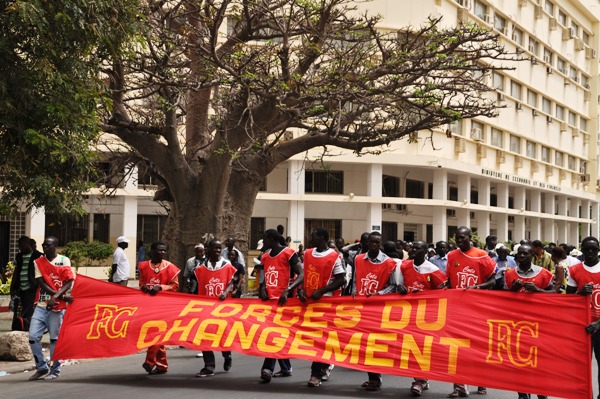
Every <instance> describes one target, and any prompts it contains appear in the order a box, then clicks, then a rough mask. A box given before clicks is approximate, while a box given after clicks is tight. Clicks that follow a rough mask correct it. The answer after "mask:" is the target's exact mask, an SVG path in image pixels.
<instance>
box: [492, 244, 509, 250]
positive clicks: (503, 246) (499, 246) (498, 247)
mask: <svg viewBox="0 0 600 399" xmlns="http://www.w3.org/2000/svg"><path fill="white" fill-rule="evenodd" d="M500 248H506V245H504V244H502V243H499V244H496V247H495V248H494V249H495V250H496V251H497V250H499V249H500Z"/></svg>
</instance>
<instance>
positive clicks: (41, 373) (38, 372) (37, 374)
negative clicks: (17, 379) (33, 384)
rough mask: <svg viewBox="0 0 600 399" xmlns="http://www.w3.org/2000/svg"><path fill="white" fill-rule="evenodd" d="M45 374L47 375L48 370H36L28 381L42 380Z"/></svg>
mask: <svg viewBox="0 0 600 399" xmlns="http://www.w3.org/2000/svg"><path fill="white" fill-rule="evenodd" d="M46 374H48V369H46V370H36V372H35V374H34V375H32V376H31V377H29V381H35V380H39V379H40V378H42V377H43V376H45V375H46Z"/></svg>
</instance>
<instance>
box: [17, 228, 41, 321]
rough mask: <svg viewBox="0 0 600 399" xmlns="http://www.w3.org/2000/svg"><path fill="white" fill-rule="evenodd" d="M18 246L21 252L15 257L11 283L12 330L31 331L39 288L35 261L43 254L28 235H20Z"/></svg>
mask: <svg viewBox="0 0 600 399" xmlns="http://www.w3.org/2000/svg"><path fill="white" fill-rule="evenodd" d="M17 246H18V247H19V253H18V254H17V256H16V257H15V270H14V271H13V278H12V281H11V283H10V297H11V300H12V301H13V309H14V314H13V321H12V330H13V331H29V325H30V324H31V317H32V316H33V310H34V309H35V294H36V292H37V288H38V283H37V280H36V279H35V265H34V263H33V262H34V261H35V260H36V259H37V258H39V257H40V256H43V255H42V253H41V252H40V251H37V250H35V249H33V248H32V245H31V239H30V238H29V237H27V236H21V237H19V240H18V241H17Z"/></svg>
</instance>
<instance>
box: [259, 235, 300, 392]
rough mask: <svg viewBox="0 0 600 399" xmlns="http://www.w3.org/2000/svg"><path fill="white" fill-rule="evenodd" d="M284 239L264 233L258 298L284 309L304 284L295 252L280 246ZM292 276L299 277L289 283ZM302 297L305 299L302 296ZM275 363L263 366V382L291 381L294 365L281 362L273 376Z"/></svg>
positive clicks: (286, 361)
mask: <svg viewBox="0 0 600 399" xmlns="http://www.w3.org/2000/svg"><path fill="white" fill-rule="evenodd" d="M281 238H282V237H281V235H280V234H279V232H278V231H277V230H275V229H269V230H267V231H265V234H264V237H263V250H264V253H263V254H262V255H261V257H260V263H261V264H262V266H263V267H262V270H261V275H262V277H263V278H261V281H262V282H261V283H260V288H259V290H258V296H259V298H260V299H262V300H263V301H268V300H273V301H274V300H277V304H278V305H279V306H284V305H285V303H286V302H287V299H288V296H289V293H290V292H294V289H295V288H296V287H299V286H300V285H301V284H302V282H303V281H304V271H303V270H302V267H301V266H300V260H299V258H298V254H297V253H296V251H294V250H293V249H291V248H289V247H285V246H283V245H281ZM290 275H295V276H297V277H296V279H295V280H294V281H292V282H290ZM299 295H303V293H302V292H300V293H299ZM275 363H276V359H274V358H266V359H265V361H264V362H263V365H262V368H261V371H260V378H261V379H262V380H263V381H264V382H270V381H271V378H272V377H289V376H291V375H292V364H291V362H290V360H289V359H279V366H280V367H281V371H280V372H278V373H274V371H275Z"/></svg>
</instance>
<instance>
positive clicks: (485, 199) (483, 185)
mask: <svg viewBox="0 0 600 399" xmlns="http://www.w3.org/2000/svg"><path fill="white" fill-rule="evenodd" d="M477 191H478V202H479V205H488V206H489V205H490V194H491V185H490V181H489V180H486V179H480V180H479V182H478V184H477Z"/></svg>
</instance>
